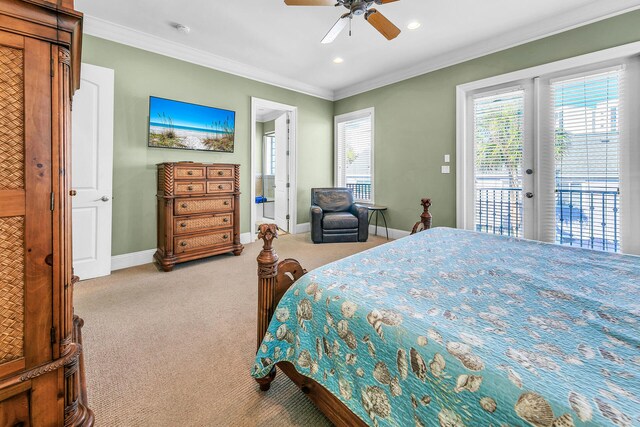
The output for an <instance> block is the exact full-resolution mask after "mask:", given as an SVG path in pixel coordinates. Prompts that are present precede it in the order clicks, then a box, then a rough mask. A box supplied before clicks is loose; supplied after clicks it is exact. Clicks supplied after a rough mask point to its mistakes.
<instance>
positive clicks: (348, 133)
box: [335, 109, 373, 203]
mask: <svg viewBox="0 0 640 427" xmlns="http://www.w3.org/2000/svg"><path fill="white" fill-rule="evenodd" d="M335 122H336V123H335V133H336V141H335V150H336V165H335V170H336V185H337V186H338V187H347V188H350V189H351V190H352V191H353V195H354V198H355V200H356V201H359V202H364V203H373V110H372V109H368V110H363V111H359V112H355V113H350V114H345V115H342V116H337V117H336V120H335Z"/></svg>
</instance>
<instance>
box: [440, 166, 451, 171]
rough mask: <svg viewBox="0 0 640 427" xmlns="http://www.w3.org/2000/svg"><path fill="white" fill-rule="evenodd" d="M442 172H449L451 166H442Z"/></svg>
mask: <svg viewBox="0 0 640 427" xmlns="http://www.w3.org/2000/svg"><path fill="white" fill-rule="evenodd" d="M442 173H451V166H442Z"/></svg>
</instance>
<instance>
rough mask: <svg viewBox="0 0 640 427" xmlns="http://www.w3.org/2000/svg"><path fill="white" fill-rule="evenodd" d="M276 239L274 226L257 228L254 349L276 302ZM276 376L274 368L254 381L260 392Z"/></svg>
mask: <svg viewBox="0 0 640 427" xmlns="http://www.w3.org/2000/svg"><path fill="white" fill-rule="evenodd" d="M277 238H278V227H277V226H276V225H275V224H261V225H260V227H259V228H258V239H262V240H263V241H264V246H263V247H262V251H261V252H260V254H259V255H258V330H257V332H258V334H257V343H256V348H259V347H260V343H261V342H262V338H264V335H265V333H266V332H267V329H268V328H269V322H270V321H271V317H272V316H273V311H274V310H275V306H276V302H275V297H276V283H277V278H276V276H277V275H278V254H276V252H275V251H274V250H273V248H272V244H273V239H277ZM275 376H276V368H275V366H274V367H273V369H272V370H271V372H270V373H269V375H267V376H266V377H264V378H259V379H256V381H257V382H258V384H260V390H262V391H267V390H269V388H270V387H271V381H273V379H274V378H275Z"/></svg>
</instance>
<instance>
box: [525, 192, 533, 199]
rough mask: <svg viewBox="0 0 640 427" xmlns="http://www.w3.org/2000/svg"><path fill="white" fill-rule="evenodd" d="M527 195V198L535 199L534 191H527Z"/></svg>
mask: <svg viewBox="0 0 640 427" xmlns="http://www.w3.org/2000/svg"><path fill="white" fill-rule="evenodd" d="M525 196H527V199H533V193H527V194H525Z"/></svg>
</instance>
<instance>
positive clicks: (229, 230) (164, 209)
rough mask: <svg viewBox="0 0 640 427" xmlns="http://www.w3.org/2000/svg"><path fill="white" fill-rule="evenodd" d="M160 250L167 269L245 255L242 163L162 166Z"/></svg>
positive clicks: (161, 259) (160, 175)
mask: <svg viewBox="0 0 640 427" xmlns="http://www.w3.org/2000/svg"><path fill="white" fill-rule="evenodd" d="M157 198H158V250H157V251H156V254H155V259H156V261H157V262H158V263H159V264H160V266H161V267H162V269H163V270H164V271H171V270H172V269H173V267H174V266H175V265H176V264H177V263H180V262H185V261H191V260H194V259H199V258H204V257H208V256H212V255H218V254H223V253H227V252H233V254H234V255H240V254H241V253H242V250H243V249H244V247H243V246H242V245H241V244H240V165H230V164H205V163H191V162H181V163H161V164H159V165H158V193H157Z"/></svg>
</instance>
